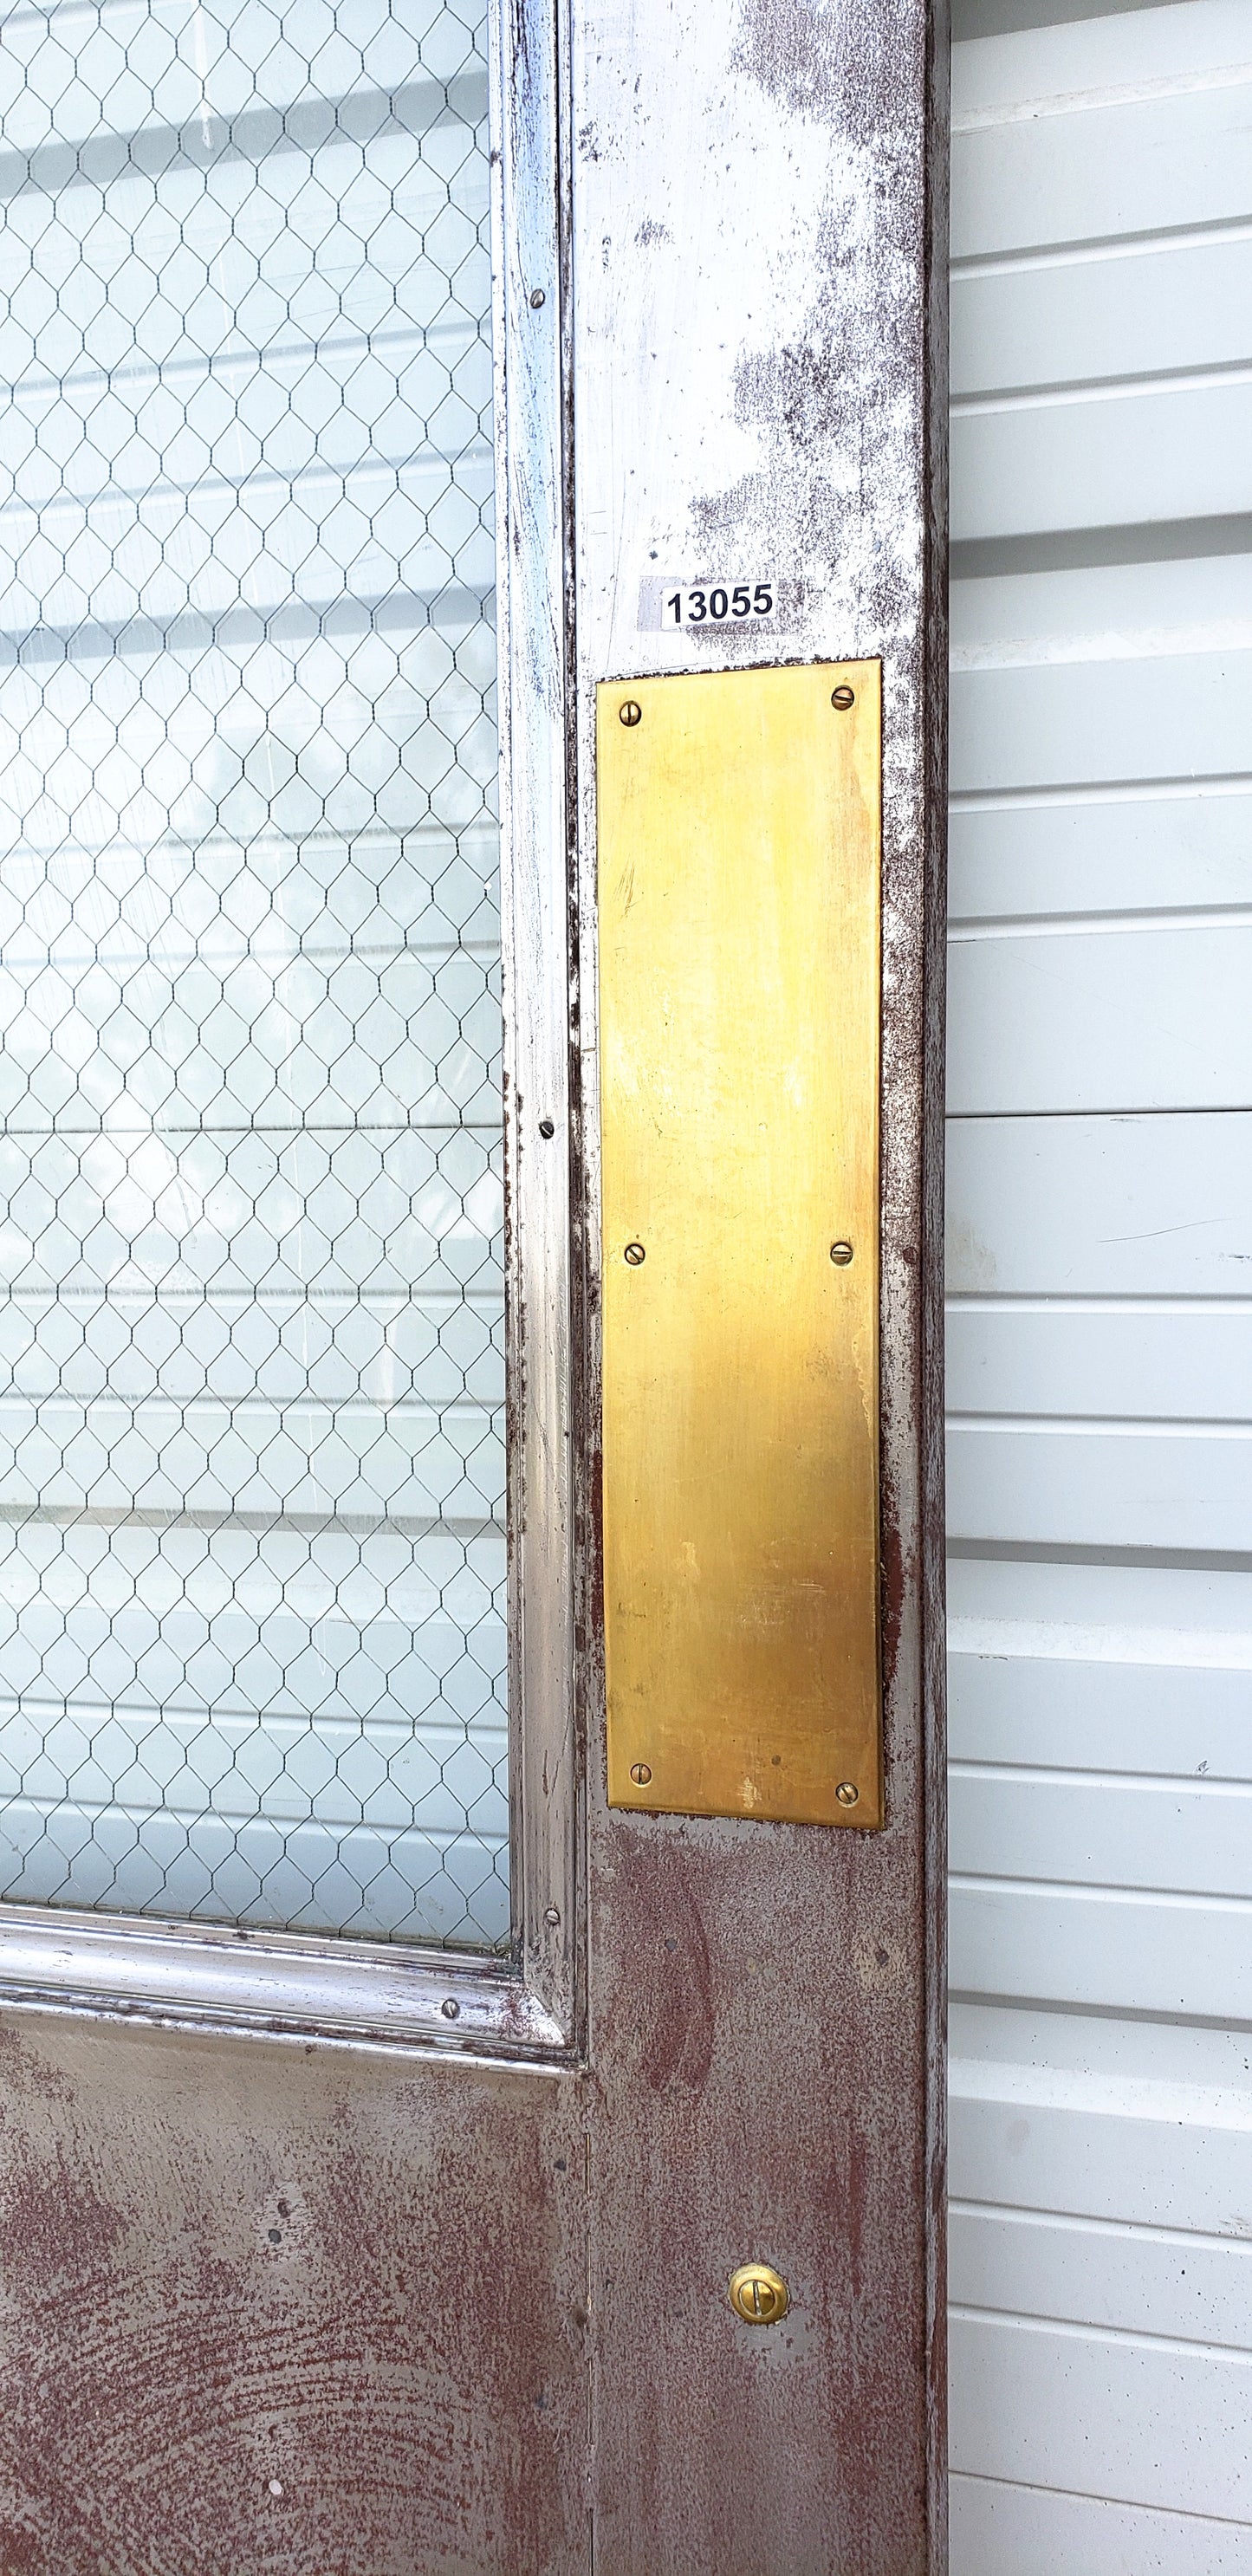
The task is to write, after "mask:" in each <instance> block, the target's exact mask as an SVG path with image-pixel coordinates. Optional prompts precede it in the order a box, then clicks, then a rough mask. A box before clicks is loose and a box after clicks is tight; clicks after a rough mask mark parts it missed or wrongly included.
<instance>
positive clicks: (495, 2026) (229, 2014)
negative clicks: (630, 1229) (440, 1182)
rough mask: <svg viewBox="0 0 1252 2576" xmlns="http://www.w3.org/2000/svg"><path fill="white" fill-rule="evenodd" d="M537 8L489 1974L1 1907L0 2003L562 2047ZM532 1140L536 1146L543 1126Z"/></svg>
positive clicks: (553, 1102)
mask: <svg viewBox="0 0 1252 2576" xmlns="http://www.w3.org/2000/svg"><path fill="white" fill-rule="evenodd" d="M558 6H559V0H547V5H546V6H545V7H544V8H542V9H540V8H534V7H532V6H530V5H525V6H517V5H515V0H488V52H489V62H490V127H489V130H490V149H491V230H492V271H493V283H492V330H493V348H494V393H495V412H494V436H495V454H496V515H497V539H496V563H497V604H498V609H497V613H498V619H499V638H498V657H497V664H498V684H499V705H500V720H499V733H500V788H501V836H500V850H501V944H502V953H503V978H504V994H505V1036H504V1049H505V1072H504V1126H505V1171H506V1189H507V1193H508V1198H507V1205H508V1208H509V1211H510V1220H511V1221H510V1224H509V1234H508V1243H507V1249H506V1277H505V1306H506V1317H507V1339H508V1368H509V1442H508V1447H509V1469H508V1477H509V1484H508V1524H509V1766H510V1767H509V1810H510V1847H511V1888H512V1958H511V1960H510V1961H507V1962H506V1961H501V1960H499V1959H493V1958H490V1957H484V1956H483V1955H481V1954H475V1953H473V1952H468V1951H465V1952H457V1951H447V1950H440V1949H437V1948H435V1947H433V1946H430V1947H427V1946H425V1945H421V1944H418V1943H413V1944H402V1943H383V1942H367V1941H358V1940H356V1939H354V1938H345V1937H339V1938H328V1937H313V1936H309V1935H304V1934H296V1933H272V1932H268V1931H252V1930H248V1929H244V1928H236V1927H234V1926H232V1925H229V1924H201V1923H178V1922H167V1921H162V1920H160V1919H159V1918H156V1917H152V1918H149V1917H147V1916H142V1915H118V1914H105V1913H99V1914H97V1913H94V1912H93V1913H87V1912H78V1911H75V1910H72V1909H70V1908H69V1907H66V1908H60V1907H47V1906H28V1905H12V1904H10V1905H0V2004H3V2005H5V2006H18V2007H25V2008H28V2009H32V2010H38V2011H42V2012H48V2011H61V2012H73V2013H78V2014H96V2015H105V2016H110V2017H122V2018H125V2019H127V2020H134V2021H140V2022H147V2023H158V2024H173V2025H176V2026H183V2027H197V2026H199V2027H207V2028H211V2029H216V2030H229V2031H232V2032H236V2033H246V2032H252V2033H254V2034H255V2035H258V2036H264V2037H269V2038H274V2039H296V2040H301V2041H305V2042H307V2041H309V2040H310V2039H317V2040H322V2041H327V2042H330V2043H335V2042H338V2043H340V2044H348V2045H352V2046H355V2047H361V2046H371V2047H382V2048H387V2049H394V2048H403V2049H418V2050H422V2051H426V2050H430V2049H437V2050H439V2052H440V2053H441V2054H443V2055H452V2056H461V2057H466V2056H472V2057H473V2058H475V2059H476V2060H478V2061H480V2062H481V2060H482V2059H483V2058H484V2057H487V2058H498V2059H501V2060H503V2061H506V2062H507V2061H513V2062H516V2061H517V2060H519V2059H521V2060H524V2061H530V2062H531V2063H535V2062H538V2063H540V2064H542V2063H544V2062H545V2061H546V2062H547V2063H548V2064H552V2065H557V2064H560V2063H562V2062H567V2061H568V2060H569V2058H570V2057H571V2055H573V2054H575V2053H576V2042H577V2028H578V2008H579V1998H580V1989H581V1983H582V1980H581V1975H580V1973H579V1949H580V1943H581V1940H582V1927H581V1907H580V1904H579V1901H578V1887H579V1875H580V1860H581V1834H582V1789H581V1780H580V1776H579V1764H578V1747H577V1738H576V1728H575V1715H574V1706H575V1702H574V1643H573V1639H574V1618H573V1582H574V1574H573V1545H572V1485H573V1477H572V1441H571V1385H572V1362H571V1314H572V1233H571V1218H572V1177H571V1176H572V1173H573V1171H574V1157H573V1140H572V1136H571V1116H570V1109H571V1070H570V1068H571V1045H570V1028H571V995H570V974H569V959H570V921H569V909H570V907H569V858H568V851H569V820H568V818H569V811H570V800H569V788H568V777H567V766H568V751H567V744H568V738H569V729H568V725H567V717H566V690H567V669H568V667H569V664H570V653H569V626H570V601H571V598H572V587H571V581H570V547H569V543H568V525H567V521H568V501H567V493H568V488H569V487H568V477H567V472H566V463H567V451H568V444H569V442H568V399H567V387H568V383H569V297H568V292H567V286H566V280H567V277H568V268H569V219H568V188H567V184H566V173H567V171H568V166H569V163H568V153H567V150H566V135H567V122H568V120H567V112H566V106H565V98H566V81H565V65H566V46H565V43H564V39H563V29H562V24H561V21H560V19H559V15H558ZM541 1119H542V1120H543V1121H545V1122H550V1123H551V1126H552V1130H553V1133H552V1135H551V1137H550V1138H547V1137H544V1136H542V1135H541V1133H540V1123H539V1122H540V1120H541Z"/></svg>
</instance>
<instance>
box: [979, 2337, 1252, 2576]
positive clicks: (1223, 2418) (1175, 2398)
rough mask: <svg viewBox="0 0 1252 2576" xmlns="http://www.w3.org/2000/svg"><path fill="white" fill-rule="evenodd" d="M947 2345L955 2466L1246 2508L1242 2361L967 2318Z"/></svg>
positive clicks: (1250, 2392) (1131, 2498)
mask: <svg viewBox="0 0 1252 2576" xmlns="http://www.w3.org/2000/svg"><path fill="white" fill-rule="evenodd" d="M952 2352H953V2372H952V2391H953V2395H952V2420H951V2439H952V2460H953V2466H954V2467H955V2468H956V2469H958V2470H959V2469H964V2468H968V2467H977V2468H978V2469H980V2470H981V2471H982V2473H983V2474H984V2475H989V2476H992V2477H1001V2478H1009V2479H1022V2480H1025V2481H1027V2482H1029V2483H1031V2484H1037V2485H1043V2484H1045V2483H1051V2484H1054V2485H1056V2486H1059V2487H1063V2488H1066V2489H1069V2490H1071V2491H1078V2492H1081V2491H1082V2490H1083V2489H1084V2487H1089V2486H1091V2485H1098V2486H1099V2487H1101V2488H1103V2489H1105V2491H1106V2492H1108V2493H1110V2494H1112V2495H1116V2496H1118V2497H1119V2498H1121V2499H1123V2500H1125V2501H1126V2502H1129V2503H1139V2504H1147V2505H1157V2506H1163V2507H1165V2508H1167V2509H1168V2508H1169V2507H1171V2506H1175V2505H1176V2504H1177V2503H1178V2500H1179V2496H1180V2494H1185V2495H1186V2498H1187V2503H1188V2507H1189V2509H1191V2510H1193V2511H1195V2512H1197V2513H1204V2512H1208V2513H1211V2514H1214V2515H1227V2516H1233V2515H1235V2514H1238V2513H1239V2511H1240V2509H1241V2508H1242V2507H1246V2506H1250V2505H1252V2457H1250V2455H1249V2449H1248V2421H1249V2412H1250V2410H1252V2359H1249V2358H1245V2357H1242V2356H1240V2357H1236V2356H1235V2355H1234V2354H1231V2353H1207V2352H1203V2351H1200V2350H1195V2349H1191V2350H1189V2349H1187V2348H1186V2347H1181V2348H1179V2347H1171V2346H1170V2345H1167V2344H1165V2345H1163V2344H1150V2343H1136V2342H1132V2341H1130V2340H1126V2341H1121V2340H1118V2339H1115V2338H1114V2337H1112V2336H1108V2335H1095V2334H1083V2333H1079V2332H1075V2331H1073V2330H1070V2331H1066V2330H1065V2329H1064V2328H1058V2327H1055V2326H1046V2325H1035V2324H1029V2323H1027V2324H1020V2325H1019V2324H1010V2323H1008V2322H1007V2321H1001V2320H998V2319H996V2320H993V2319H990V2318H979V2319H966V2318H963V2317H957V2318H955V2319H954V2321H953V2330H952ZM1089 2576H1095V2571H1094V2570H1092V2571H1089Z"/></svg>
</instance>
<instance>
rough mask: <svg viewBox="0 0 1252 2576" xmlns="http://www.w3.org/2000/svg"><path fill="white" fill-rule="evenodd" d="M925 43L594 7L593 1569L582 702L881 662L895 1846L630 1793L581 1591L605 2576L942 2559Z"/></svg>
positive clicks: (580, 267)
mask: <svg viewBox="0 0 1252 2576" xmlns="http://www.w3.org/2000/svg"><path fill="white" fill-rule="evenodd" d="M945 58H946V25H945V22H944V16H943V12H942V10H941V9H936V10H932V9H931V8H930V7H929V6H927V5H925V0H894V5H892V6H891V7H890V8H889V9H886V10H873V11H863V12H855V13H854V12H850V11H845V10H843V9H842V8H839V9H834V8H831V9H827V8H823V7H820V6H812V7H808V6H800V7H792V6H779V5H776V0H749V5H746V6H745V7H744V8H742V9H740V10H736V11H733V12H732V11H725V12H721V11H717V12H712V13H710V11H709V10H708V9H707V8H704V7H701V6H699V5H698V0H674V5H671V6H669V7H667V8H666V9H664V10H661V9H659V8H654V7H652V6H651V5H648V4H647V0H635V5H633V6H626V5H621V0H596V5H593V6H592V7H590V8H588V9H587V10H585V11H580V12H579V13H578V15H577V19H576V31H575V43H574V109H573V121H574V132H575V135H576V137H577V146H576V157H575V163H574V172H573V198H574V282H575V364H574V393H575V407H576V415H577V420H578V432H579V434H578V442H577V492H578V572H579V594H578V608H579V617H578V727H579V734H578V739H579V791H580V804H579V859H580V885H581V928H582V950H581V965H580V990H581V994H582V1011H583V1021H582V1034H583V1056H582V1062H583V1080H584V1103H583V1117H584V1124H585V1130H586V1133H587V1136H588V1138H589V1139H590V1140H591V1160H592V1167H591V1170H590V1173H589V1180H588V1207H589V1216H588V1231H589V1241H590V1244H591V1245H592V1247H593V1248H594V1249H593V1257H592V1261H591V1286H590V1291H589V1299H588V1312H589V1315H590V1317H591V1322H592V1330H591V1331H590V1332H589V1333H588V1336H587V1339H586V1343H585V1346H584V1348H583V1350H582V1352H581V1370H582V1380H581V1396H580V1402H581V1407H582V1419H583V1424H584V1427H585V1438H586V1442H587V1455H586V1458H585V1460H584V1464H583V1473H584V1477H585V1482H584V1486H583V1491H582V1526H583V1527H584V1529H585V1530H586V1532H587V1534H588V1537H587V1545H588V1550H589V1553H590V1554H592V1555H594V1551H595V1548H596V1544H597V1514H598V1509H599V1460H598V1456H597V1454H596V1443H597V1437H598V1425H599V1419H600V1366H601V1354H600V1350H599V1347H598V1332H599V1303H598V1283H597V1268H598V1261H599V1250H598V1247H599V1244H600V1211H599V1206H598V1171H597V1168H596V1164H595V1140H596V1139H597V1136H598V1115H599V1104H598V1097H597V1069H598V1049H597V1039H596V1028H595V1018H594V1007H595V994H596V976H597V957H596V942H595V928H594V922H595V888H596V815H597V779H596V768H595V747H594V734H593V726H594V700H595V691H596V688H597V686H598V685H599V684H601V683H604V682H606V681H617V682H618V683H619V684H620V685H621V690H622V698H623V703H626V702H628V701H629V700H630V696H631V684H632V683H634V682H636V681H639V682H645V683H651V682H652V681H653V680H658V679H663V677H664V675H665V674H666V673H669V672H691V671H708V672H716V671H718V670H733V669H736V668H742V667H745V666H760V665H762V664H771V663H772V664H775V665H788V664H806V665H811V664H814V663H817V662H819V661H832V662H841V661H851V660H852V659H854V658H865V659H871V660H872V659H878V660H881V663H882V669H883V706H884V759H883V836H884V837H883V875H882V930H883V1040H882V1075H881V1107H882V1134H881V1163H880V1181H881V1222H882V1244H881V1266H880V1283H879V1285H880V1312H881V1325H882V1340H881V1354H880V1365H881V1375H880V1390H879V1410H880V1422H881V1477H882V1502H881V1525H880V1543H881V1562H882V1568H883V1580H882V1598H881V1623H882V1640H883V1750H884V1765H885V1800H886V1820H885V1824H884V1827H883V1829H882V1831H881V1832H867V1833H866V1832H849V1831H847V1830H845V1829H840V1828H831V1827H825V1826H815V1825H810V1824H786V1823H762V1822H758V1821H754V1820H753V1821H749V1820H746V1819H742V1818H735V1817H726V1818H717V1817H702V1816H682V1815H677V1814H648V1813H646V1812H639V1813H632V1812H628V1811H625V1810H623V1809H622V1808H619V1807H613V1806H610V1804H609V1799H608V1785H607V1780H606V1775H605V1766H604V1750H603V1748H604V1740H605V1705H604V1669H603V1660H602V1632H601V1631H600V1629H599V1611H600V1599H601V1594H600V1573H599V1567H598V1564H595V1563H591V1564H588V1566H587V1567H586V1568H585V1570H584V1576H583V1582H584V1593H583V1599H584V1602H585V1604H586V1606H587V1612H588V1617H589V1624H590V1622H591V1621H593V1620H594V1622H595V1629H594V1632H593V1633H594V1639H595V1642H594V1649H593V1646H592V1642H591V1638H590V1637H589V1640H588V1648H587V1652H586V1655H585V1659H584V1661H583V1663H582V1665H581V1668H580V1687H581V1690H582V1693H583V1701H584V1707H585V1711H586V1717H585V1724H586V1731H587V1740H588V1746H589V1764H588V1836H589V1905H590V1960H589V1971H588V1977H589V2034H590V2037H589V2055H590V2060H591V2064H592V2067H593V2069H594V2078H595V2088H594V2096H595V2104H596V2108H595V2112H594V2115H593V2118H592V2123H591V2138H590V2149H591V2159H592V2165H591V2194H590V2224H591V2229H592V2309H593V2331H594V2337H595V2353H596V2360H595V2373H596V2377H595V2389H596V2398H595V2405H596V2413H595V2433H594V2445H593V2468H592V2492H593V2499H594V2508H595V2528H596V2558H595V2564H596V2566H597V2567H598V2568H599V2569H601V2570H602V2571H604V2576H671V2571H672V2576H691V2572H692V2571H694V2570H696V2569H702V2568H705V2567H707V2568H709V2569H713V2568H716V2569H717V2571H718V2576H740V2571H742V2576H760V2571H761V2570H763V2569H766V2568H770V2569H774V2568H776V2569H778V2570H779V2571H780V2576H781V2571H783V2570H784V2569H785V2570H786V2571H787V2576H826V2571H829V2570H833V2569H838V2570H839V2576H845V2571H846V2572H847V2576H851V2571H853V2570H855V2571H856V2576H871V2571H872V2576H922V2571H923V2570H924V2571H926V2576H938V2571H941V2570H942V2569H943V2568H944V2567H945V2566H946V2563H947V2561H946V2464H945V2449H944V2427H943V2412H942V2388H943V2333H944V2327H943V2313H942V2284H943V2197H942V2193H943V1986H942V1973H943V1948H942V1903H943V1878H942V1872H943V1859H944V1829H943V1812H944V1811H943V1791H942V1780H943V1761H944V1699H943V1667H942V1649H943V1584H942V1526H943V1517H942V1516H943V1494H942V1464H941V1461H942V1445H941V1444H942V1374H941V1358H940V1348H941V1345H940V1326H939V1305H940V1287H941V1270H940V1254H939V1244H940V1236H939V1224H940V1216H941V1207H942V1182H941V1173H942V1159H941V1141H942V1140H941V1119H942V1026H941V1015H942V997H943V971H942V934H943V912H942V898H943V865H944V806H943V781H944V743H945V707H946V654H945V622H944V577H945V518H944V505H943V488H944V485H943V449H942V438H943V428H942V421H943V411H944V388H945V373H944V368H945V351H944V334H943V307H942V301H941V297H942V289H941V285H940V277H941V270H942V262H943V253H944V234H945V208H946V153H947V113H946V59H945ZM765 576H769V577H770V578H771V580H774V581H776V582H777V583H778V584H779V586H780V590H781V593H782V595H783V597H784V599H785V616H784V617H783V618H781V619H780V620H779V621H778V623H777V625H776V627H775V629H774V632H773V635H772V638H771V641H770V643H769V644H768V646H765V645H763V644H762V642H761V641H760V640H759V639H758V638H757V637H755V636H754V637H753V638H752V640H751V642H750V643H749V642H748V641H747V640H746V639H745V640H742V641H741V640H739V639H738V638H737V637H736V636H735V635H733V634H732V633H730V632H728V631H727V630H726V629H724V628H722V629H719V630H718V632H717V634H716V635H715V636H713V637H711V638H706V637H703V636H699V637H698V636H695V635H693V632H692V629H691V627H690V626H689V625H686V624H684V625H683V627H682V629H681V631H678V632H674V631H670V632H666V631H665V630H664V628H663V627H662V625H661V623H660V621H659V618H658V615H657V605H658V594H659V596H660V599H661V600H662V601H664V600H665V599H666V598H668V596H669V595H670V593H671V591H674V590H681V589H682V588H683V587H684V586H687V585H696V584H700V583H703V584H705V585H709V584H713V583H720V584H728V583H730V582H732V581H733V582H739V581H743V582H752V581H755V580H757V579H759V578H763V577H765ZM706 596H707V593H706ZM640 694H641V696H642V694H643V693H642V691H641V692H640ZM624 721H626V722H633V721H637V719H636V718H633V717H631V716H629V715H627V717H626V718H624ZM832 1230H833V1228H832ZM642 1275H646V1274H641V1276H642ZM744 1400H745V1401H746V1400H749V1398H748V1395H747V1393H746V1391H745V1397H744ZM642 1794H643V1793H642V1792H641V1795H642ZM750 2261H760V2262H762V2263H764V2264H766V2265H768V2266H769V2267H771V2268H772V2269H773V2270H776V2271H777V2273H778V2274H780V2275H781V2276H782V2278H783V2279H784V2281H785V2282H786V2283H787V2284H788V2287H789V2291H790V2298H791V2308H790V2312H789V2314H788V2315H787V2316H786V2318H784V2319H783V2320H782V2321H780V2322H777V2323H774V2324H771V2325H769V2326H768V2328H764V2329H763V2328H761V2327H760V2326H754V2325H752V2324H746V2323H743V2322H741V2321H740V2320H739V2319H737V2318H736V2316H735V2314H734V2312H733V2311H732V2308H731V2306H730V2303H729V2301H728V2299H727V2282H728V2279H729V2278H730V2276H731V2274H732V2273H733V2272H735V2271H736V2270H737V2268H738V2267H739V2266H741V2265H742V2264H744V2263H745V2262H750Z"/></svg>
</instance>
